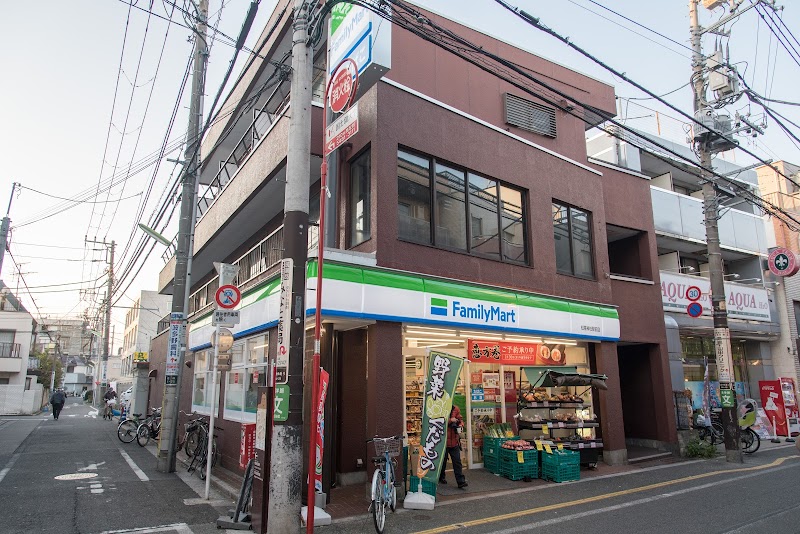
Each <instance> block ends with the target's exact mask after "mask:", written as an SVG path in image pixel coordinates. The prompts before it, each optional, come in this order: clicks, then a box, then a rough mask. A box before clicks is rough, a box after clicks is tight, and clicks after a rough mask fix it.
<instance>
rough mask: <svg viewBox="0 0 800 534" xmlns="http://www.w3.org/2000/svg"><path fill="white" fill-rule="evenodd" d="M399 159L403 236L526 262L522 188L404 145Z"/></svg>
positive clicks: (430, 243)
mask: <svg viewBox="0 0 800 534" xmlns="http://www.w3.org/2000/svg"><path fill="white" fill-rule="evenodd" d="M397 159H398V169H397V175H398V209H397V213H398V231H397V234H398V238H399V239H403V240H406V241H412V242H415V243H422V244H427V245H433V246H436V247H440V248H445V249H450V250H458V251H464V252H468V253H470V254H474V255H476V256H484V257H487V258H492V259H497V260H501V261H508V262H514V263H527V261H528V255H527V247H526V245H525V211H524V209H523V205H524V198H525V197H524V193H523V191H521V190H518V189H515V188H513V187H511V186H509V185H505V184H502V183H500V182H498V181H497V180H494V179H492V178H487V177H484V176H480V175H478V174H475V173H472V172H469V171H467V170H464V169H461V168H459V167H457V166H455V165H452V164H449V163H444V162H441V161H437V160H436V159H434V158H429V157H424V156H419V155H415V154H411V153H409V152H407V151H404V150H399V151H398V158H397ZM433 183H435V187H434V186H432V185H431V184H433ZM431 228H433V229H434V230H433V231H431Z"/></svg>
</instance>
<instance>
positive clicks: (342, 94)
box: [328, 59, 358, 113]
mask: <svg viewBox="0 0 800 534" xmlns="http://www.w3.org/2000/svg"><path fill="white" fill-rule="evenodd" d="M356 69H357V67H356V64H355V61H353V60H352V59H346V60H344V63H342V64H341V65H340V66H339V69H338V70H337V71H336V72H334V73H333V77H332V78H331V82H330V87H329V88H328V105H329V106H330V108H331V111H333V112H334V113H341V112H342V111H344V110H346V109H347V108H348V107H349V106H350V104H352V103H353V97H354V96H355V94H356V83H355V81H354V75H355V74H356V72H355V71H356ZM357 79H358V78H355V80H357Z"/></svg>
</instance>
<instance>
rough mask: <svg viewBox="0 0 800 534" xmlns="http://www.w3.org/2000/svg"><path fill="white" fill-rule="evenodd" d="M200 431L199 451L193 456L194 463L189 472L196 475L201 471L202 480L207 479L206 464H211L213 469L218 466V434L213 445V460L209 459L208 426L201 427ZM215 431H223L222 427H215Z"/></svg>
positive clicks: (192, 462)
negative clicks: (196, 472)
mask: <svg viewBox="0 0 800 534" xmlns="http://www.w3.org/2000/svg"><path fill="white" fill-rule="evenodd" d="M199 428H200V431H199V435H198V438H199V443H198V444H197V450H196V451H195V454H194V455H193V456H192V461H191V462H190V463H189V468H188V469H187V471H188V472H189V473H194V472H195V471H197V470H198V469H199V472H200V480H205V479H206V464H207V463H208V462H211V467H214V466H215V465H216V464H217V453H218V451H217V436H216V433H215V434H214V438H213V441H212V443H211V458H209V457H208V425H207V424H206V425H200V427H199ZM214 430H222V429H221V428H220V427H218V426H215V427H214Z"/></svg>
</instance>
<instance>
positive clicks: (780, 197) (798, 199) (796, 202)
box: [763, 191, 800, 212]
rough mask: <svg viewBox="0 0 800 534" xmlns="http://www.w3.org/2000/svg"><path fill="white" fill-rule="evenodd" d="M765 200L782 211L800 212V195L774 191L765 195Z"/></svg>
mask: <svg viewBox="0 0 800 534" xmlns="http://www.w3.org/2000/svg"><path fill="white" fill-rule="evenodd" d="M763 197H764V200H766V201H767V202H769V203H770V204H774V205H775V206H778V207H779V208H781V209H784V210H788V211H795V212H800V193H794V194H791V193H782V192H781V191H774V192H772V193H767V194H766V195H763Z"/></svg>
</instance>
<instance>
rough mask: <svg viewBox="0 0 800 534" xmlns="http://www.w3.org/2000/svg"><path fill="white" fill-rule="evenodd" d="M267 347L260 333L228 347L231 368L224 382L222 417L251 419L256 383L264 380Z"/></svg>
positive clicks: (255, 400)
mask: <svg viewBox="0 0 800 534" xmlns="http://www.w3.org/2000/svg"><path fill="white" fill-rule="evenodd" d="M268 348H269V337H268V336H267V335H260V336H254V337H251V338H248V339H247V340H245V341H241V342H238V343H236V344H235V345H234V346H233V348H232V349H231V369H230V371H228V372H227V376H226V382H225V410H224V413H223V417H224V418H225V419H227V420H229V421H240V422H245V423H254V422H255V420H256V407H257V404H258V386H265V385H266V383H267V375H266V372H267V367H266V364H267V353H268V352H267V351H268Z"/></svg>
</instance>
